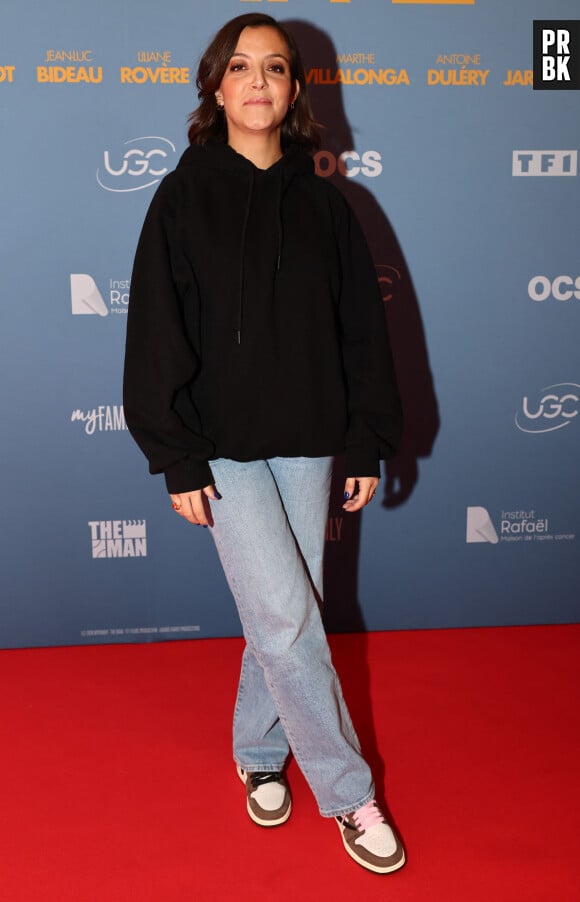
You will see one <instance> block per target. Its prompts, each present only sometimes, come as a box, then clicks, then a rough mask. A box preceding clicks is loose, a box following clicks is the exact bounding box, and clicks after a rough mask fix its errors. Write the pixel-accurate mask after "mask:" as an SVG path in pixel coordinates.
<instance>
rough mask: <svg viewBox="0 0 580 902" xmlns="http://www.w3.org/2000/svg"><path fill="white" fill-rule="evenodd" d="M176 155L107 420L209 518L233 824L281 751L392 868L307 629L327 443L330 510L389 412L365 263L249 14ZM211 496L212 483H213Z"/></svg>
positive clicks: (365, 858) (200, 517)
mask: <svg viewBox="0 0 580 902" xmlns="http://www.w3.org/2000/svg"><path fill="white" fill-rule="evenodd" d="M197 85H198V88H199V95H198V96H199V98H200V100H201V103H200V106H199V107H198V108H197V110H196V111H195V112H194V113H193V114H192V116H191V128H190V131H189V138H190V147H189V148H188V149H187V150H186V151H185V153H184V154H183V156H182V158H181V161H180V163H179V165H178V167H177V169H176V170H175V172H173V173H171V174H170V175H168V176H167V177H166V178H165V179H164V181H163V182H162V183H161V185H160V187H159V189H158V191H157V193H156V195H155V198H154V199H153V202H152V204H151V207H150V209H149V212H148V214H147V218H146V220H145V224H144V227H143V231H142V234H141V238H140V241H139V246H138V250H137V254H136V258H135V266H134V272H133V278H132V285H131V298H130V305H129V319H128V333H127V352H126V363H125V415H126V419H127V423H128V425H129V428H130V430H131V432H132V434H133V436H134V438H135V439H136V441H137V442H138V444H139V445H140V447H141V448H142V450H143V451H144V452H145V454H146V455H147V457H148V458H149V462H150V470H151V472H152V473H159V472H163V473H164V475H165V479H166V483H167V488H168V491H169V493H170V496H171V501H172V505H173V508H174V510H175V511H176V512H177V513H178V514H179V515H180V516H182V517H184V518H185V519H186V520H188V521H189V522H190V523H193V524H198V525H201V526H205V527H207V526H210V527H211V533H212V535H213V538H214V540H215V543H216V546H217V550H218V553H219V556H220V559H221V562H222V565H223V568H224V571H225V574H226V576H227V579H228V582H229V585H230V588H231V590H232V593H233V595H234V597H235V600H236V604H237V608H238V611H239V615H240V618H241V622H242V625H243V631H244V636H245V639H246V648H245V651H244V655H243V661H242V672H241V677H240V684H239V689H238V697H237V703H236V710H235V715H234V758H235V761H236V764H237V772H238V775H239V777H240V779H241V780H242V781H243V783H244V784H245V787H246V806H247V810H248V813H249V815H250V817H251V818H252V820H253V821H255V822H256V823H258V824H260V825H262V826H266V827H267V826H276V825H279V824H283V823H285V822H286V821H287V819H288V817H289V816H290V812H291V805H292V803H291V798H290V792H289V789H288V786H287V783H286V780H285V777H284V767H285V763H286V760H287V757H288V754H289V750H290V749H291V750H292V752H293V754H294V756H295V758H296V760H297V762H298V764H299V766H300V768H301V769H302V771H303V773H304V775H305V777H306V779H307V780H308V782H309V784H310V786H311V788H312V790H313V792H314V795H315V797H316V800H317V802H318V805H319V809H320V812H321V814H322V815H323V816H326V817H334V818H336V821H337V823H338V825H339V828H340V832H341V835H342V838H343V842H344V846H345V848H346V851H347V852H348V853H349V854H350V855H351V856H352V858H354V859H355V860H356V861H357V862H358V863H359V864H361V865H363V866H364V867H366V868H368V869H369V870H372V871H374V872H377V873H387V872H389V871H393V870H396V869H397V868H399V867H401V866H402V865H403V863H404V860H405V856H404V852H403V849H402V846H401V844H400V842H399V841H398V839H397V838H396V837H395V836H394V834H393V832H392V830H391V828H390V827H389V826H388V824H387V823H386V821H385V819H384V817H383V815H382V814H381V812H380V811H379V809H378V807H377V805H376V803H375V801H374V799H373V796H374V788H373V781H372V776H371V774H370V771H369V768H368V765H367V764H366V762H365V761H364V759H363V758H362V757H361V754H360V747H359V742H358V739H357V737H356V734H355V732H354V729H353V727H352V723H351V720H350V717H349V714H348V711H347V710H346V707H345V703H344V700H343V697H342V692H341V688H340V684H339V681H338V678H337V675H336V672H335V670H334V668H333V666H332V663H331V659H330V653H329V649H328V644H327V641H326V637H325V634H324V630H323V627H322V622H321V617H320V610H319V602H320V599H321V593H322V555H323V546H324V532H325V524H326V518H327V513H328V497H329V487H330V476H331V467H332V458H333V455H335V454H337V453H339V452H342V451H345V452H346V468H347V472H346V482H345V490H344V497H345V503H344V510H345V511H347V512H349V513H352V512H354V511H358V510H360V509H361V508H362V507H364V506H365V505H366V504H367V503H368V502H369V501H370V500H371V499H372V497H373V495H374V493H375V491H376V488H377V484H378V477H379V473H380V471H379V459H380V458H381V457H385V456H387V455H388V454H390V453H392V451H393V449H394V447H395V445H396V442H397V440H398V435H399V431H400V409H399V402H398V396H397V391H396V385H395V380H394V376H393V370H392V362H391V356H390V350H389V345H388V339H387V336H386V331H385V324H384V315H383V309H382V303H381V300H380V296H379V292H378V288H377V280H376V275H375V272H374V267H373V264H372V261H371V259H370V255H369V252H368V249H367V247H366V244H365V241H364V238H363V237H362V233H361V231H360V228H359V226H358V224H357V223H356V221H355V220H354V218H353V216H352V214H351V212H350V209H349V208H348V206H347V204H346V202H345V200H344V198H343V197H342V195H341V194H340V193H339V192H338V191H337V190H336V189H335V188H333V187H332V186H331V185H330V184H328V183H327V182H326V181H324V180H323V179H321V178H318V177H317V176H315V175H314V167H313V162H312V159H311V158H310V156H309V155H308V153H307V151H310V150H312V149H314V148H315V147H316V146H317V142H318V133H317V129H316V125H315V123H314V121H313V119H312V114H311V111H310V107H309V103H308V99H307V95H306V83H305V78H304V73H303V68H302V64H301V62H300V58H299V54H298V50H297V48H296V45H295V42H294V40H293V38H292V36H291V35H290V34H288V33H287V32H286V30H285V29H284V28H283V27H282V26H281V25H280V24H279V23H277V22H276V21H275V20H274V19H272V18H271V17H269V16H265V15H260V14H250V15H243V16H239V17H237V18H236V19H233V20H232V21H231V22H228V23H227V24H226V25H225V26H224V27H223V28H222V29H221V30H220V31H219V32H218V34H217V35H216V37H215V38H214V40H213V41H212V43H211V44H210V46H209V47H208V49H207V50H206V52H205V54H204V55H203V57H202V60H201V62H200V66H199V71H198V79H197ZM218 489H219V491H218Z"/></svg>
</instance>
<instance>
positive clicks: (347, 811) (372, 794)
mask: <svg viewBox="0 0 580 902" xmlns="http://www.w3.org/2000/svg"><path fill="white" fill-rule="evenodd" d="M374 797H375V790H374V787H373V788H372V789H371V791H370V792H369V793H367V795H366V796H364V797H363V799H362V800H361V801H360V802H355V803H354V805H350V806H349V807H348V808H337V809H336V810H335V811H328V812H327V811H320V814H321V815H322V817H343V816H344V815H346V814H352V812H353V811H357V809H358V808H362V807H363V805H368V803H369V802H372V800H373V799H374Z"/></svg>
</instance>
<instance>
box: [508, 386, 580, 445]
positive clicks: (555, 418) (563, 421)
mask: <svg viewBox="0 0 580 902" xmlns="http://www.w3.org/2000/svg"><path fill="white" fill-rule="evenodd" d="M579 410H580V385H578V383H576V382H557V383H556V384H555V385H547V386H546V387H545V388H541V389H540V391H539V392H537V393H536V394H535V395H532V396H528V395H525V396H524V398H523V401H522V406H521V408H520V410H518V412H517V413H516V416H515V424H516V426H517V427H518V429H519V430H520V431H521V432H529V433H545V432H555V431H556V430H557V429H564V428H565V427H566V426H570V425H571V424H572V423H573V422H574V421H575V419H576V417H577V416H578V412H579Z"/></svg>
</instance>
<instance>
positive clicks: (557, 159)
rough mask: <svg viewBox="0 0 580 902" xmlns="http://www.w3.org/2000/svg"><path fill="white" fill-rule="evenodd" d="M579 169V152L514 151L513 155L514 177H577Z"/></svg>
mask: <svg viewBox="0 0 580 902" xmlns="http://www.w3.org/2000/svg"><path fill="white" fill-rule="evenodd" d="M577 169H578V151H577V150H514V151H513V154H512V175H520V176H550V175H558V176H563V175H576V173H577Z"/></svg>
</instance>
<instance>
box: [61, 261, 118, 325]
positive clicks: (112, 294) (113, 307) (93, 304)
mask: <svg viewBox="0 0 580 902" xmlns="http://www.w3.org/2000/svg"><path fill="white" fill-rule="evenodd" d="M106 284H107V288H106V291H105V290H104V289H103V290H104V295H105V298H106V302H105V298H104V297H103V294H102V293H101V291H100V289H99V287H98V285H97V283H96V282H95V280H94V279H93V277H92V276H90V275H89V274H88V273H83V272H73V273H71V274H70V297H71V309H72V312H73V314H74V315H75V316H83V315H93V316H108V315H109V313H113V314H121V315H126V313H127V308H128V306H129V289H130V286H131V280H130V279H108V280H107V283H106Z"/></svg>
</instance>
